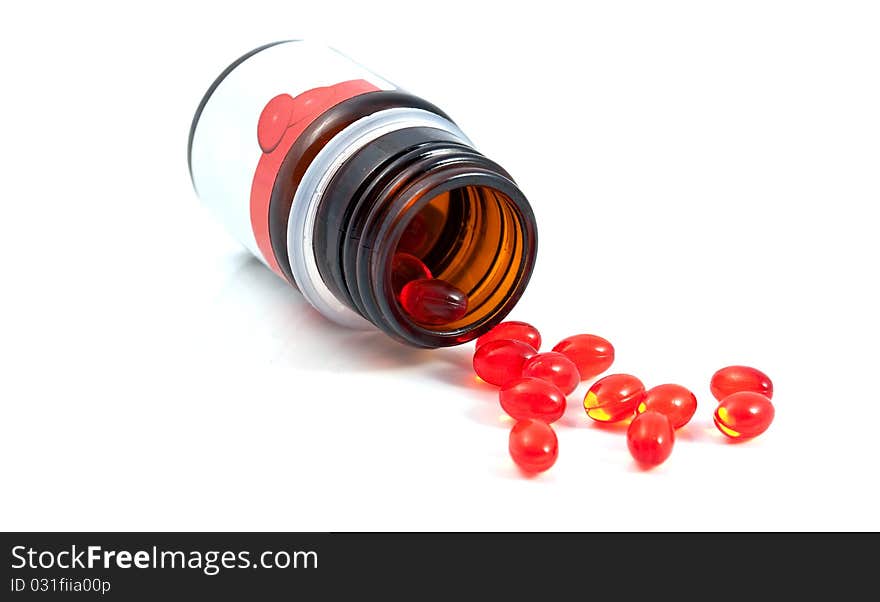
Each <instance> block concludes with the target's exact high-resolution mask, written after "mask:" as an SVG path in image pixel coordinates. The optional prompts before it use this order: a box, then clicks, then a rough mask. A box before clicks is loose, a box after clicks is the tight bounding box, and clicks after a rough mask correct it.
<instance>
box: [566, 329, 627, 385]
mask: <svg viewBox="0 0 880 602" xmlns="http://www.w3.org/2000/svg"><path fill="white" fill-rule="evenodd" d="M553 351H556V352H557V353H561V354H563V355H565V356H567V357H568V359H570V360H571V361H573V362H574V365H575V366H577V369H578V373H579V374H580V377H581V380H589V379H591V378H595V377H596V376H599V375H600V374H602V373H603V372H605V371H606V370H608V368H610V367H611V364H613V363H614V347H613V346H612V345H611V343H610V342H608V340H606V339H603V338H602V337H600V336H597V335H594V334H576V335H574V336H570V337H568V338H565V339H562V340H561V341H560V342H559V343H557V344H556V346H555V347H553Z"/></svg>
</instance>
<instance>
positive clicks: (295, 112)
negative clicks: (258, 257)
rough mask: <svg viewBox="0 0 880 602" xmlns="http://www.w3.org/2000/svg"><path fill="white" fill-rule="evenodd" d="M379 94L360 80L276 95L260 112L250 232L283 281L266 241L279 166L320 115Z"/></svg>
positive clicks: (369, 84) (368, 83)
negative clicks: (357, 98)
mask: <svg viewBox="0 0 880 602" xmlns="http://www.w3.org/2000/svg"><path fill="white" fill-rule="evenodd" d="M377 90H379V88H377V87H376V86H374V85H373V84H371V83H370V82H368V81H366V80H363V79H355V80H351V81H345V82H340V83H338V84H334V85H332V86H326V87H322V88H312V89H311V90H307V91H305V92H303V93H302V94H300V95H299V96H296V97H293V96H290V95H289V94H279V95H278V96H276V97H274V98H272V99H271V100H270V101H269V102H268V103H266V106H265V107H264V108H263V112H262V113H261V114H260V119H259V121H258V122H257V142H258V143H259V145H260V150H262V151H263V154H262V155H261V156H260V161H259V162H258V163H257V169H256V172H255V173H254V180H253V182H252V184H251V228H252V229H253V232H254V238H255V239H256V241H257V246H258V247H259V249H260V253H261V254H262V255H263V258H264V259H265V260H266V263H267V264H268V265H269V267H270V268H272V270H273V271H274V272H275V273H276V274H278V275H279V276H281V277H282V278H284V273H283V272H282V271H281V268H280V267H278V261H277V260H276V259H275V253H274V252H273V251H272V241H271V239H270V237H269V202H270V200H271V198H272V188H273V187H274V186H275V179H276V178H277V176H278V170H279V169H280V168H281V163H282V162H283V161H284V157H285V156H286V155H287V153H288V151H289V150H290V147H291V146H293V144H294V142H296V139H297V138H299V136H300V134H302V133H303V131H305V129H306V128H307V127H308V126H309V125H310V124H311V123H312V122H313V121H314V120H315V119H316V118H317V117H318V116H319V115H321V114H322V113H323V112H324V111H326V110H327V109H330V108H331V107H333V106H335V105H337V104H339V103H340V102H342V101H344V100H348V99H349V98H352V97H354V96H358V95H359V94H364V93H365V92H375V91H377Z"/></svg>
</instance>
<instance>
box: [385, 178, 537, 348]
mask: <svg viewBox="0 0 880 602" xmlns="http://www.w3.org/2000/svg"><path fill="white" fill-rule="evenodd" d="M516 192H518V190H517V191H516ZM403 214H404V217H403V219H402V220H401V224H400V226H399V227H398V228H397V229H399V231H400V236H399V239H398V240H397V243H396V245H395V250H394V253H393V254H392V255H390V256H389V261H388V263H387V265H386V271H385V274H386V276H385V277H386V286H387V287H389V288H390V289H391V290H392V291H393V292H394V299H395V301H396V310H397V311H396V312H395V313H397V314H398V316H399V317H400V319H401V320H402V321H404V322H409V324H407V326H409V327H410V328H415V329H417V330H422V331H427V332H430V333H433V334H436V335H441V336H443V335H446V336H448V335H453V337H454V340H466V339H470V338H473V336H476V333H475V332H474V329H475V328H477V329H478V328H479V326H480V325H482V324H488V323H490V322H491V321H493V318H495V317H496V316H497V315H499V313H506V312H507V310H508V309H509V307H512V303H514V302H515V301H516V300H518V299H519V296H520V295H521V294H522V290H523V289H524V287H525V284H526V282H525V281H526V280H527V278H528V274H529V272H530V271H531V265H530V264H531V262H532V261H533V259H534V252H533V251H534V244H535V240H534V232H533V231H532V229H531V226H530V224H531V223H532V222H530V221H528V220H527V219H526V217H525V214H524V207H523V204H522V203H521V202H520V203H518V202H516V201H515V200H514V199H513V198H512V197H511V195H509V194H508V193H506V192H504V191H502V190H500V189H498V188H496V187H494V186H491V185H488V184H468V185H463V186H458V187H454V188H451V189H449V190H445V191H441V192H437V193H433V194H432V193H428V194H425V195H424V196H423V197H422V198H421V199H418V200H417V201H416V202H415V203H413V206H412V209H411V210H410V211H404V212H403ZM410 258H416V259H417V260H418V261H419V262H421V264H422V265H423V266H424V268H426V270H423V269H420V268H419V266H418V264H417V263H415V262H414V261H412V260H411V259H410ZM426 277H430V278H431V279H434V281H437V280H439V281H441V283H442V285H443V286H441V291H440V292H439V293H437V294H436V295H434V298H433V299H428V300H427V301H425V303H427V304H431V303H433V304H435V305H436V304H439V305H440V306H439V312H440V314H441V315H440V316H439V320H438V319H436V318H437V315H436V312H434V315H432V316H430V317H429V318H428V319H424V316H422V315H421V314H420V312H419V311H418V310H416V311H412V309H411V308H410V307H407V302H406V301H407V300H406V299H405V297H404V296H405V295H406V294H407V293H404V294H402V288H403V285H405V284H406V283H407V280H410V279H424V278H426ZM445 285H451V287H453V288H451V289H449V288H448V287H445ZM450 290H451V291H460V293H461V294H462V295H463V296H464V298H465V303H466V309H464V308H461V307H460V303H461V300H460V297H459V295H458V293H457V292H453V293H450V292H449V291H450ZM444 293H445V294H444ZM438 297H439V298H438ZM450 305H452V306H453V307H452V309H450V308H449V306H450ZM456 309H462V312H458V311H456ZM444 313H445V315H446V316H447V317H449V318H451V319H449V320H448V321H447V320H444V319H443V314H444ZM456 333H469V334H462V335H461V337H456V336H455V335H456Z"/></svg>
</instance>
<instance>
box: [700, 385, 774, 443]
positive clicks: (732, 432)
mask: <svg viewBox="0 0 880 602" xmlns="http://www.w3.org/2000/svg"><path fill="white" fill-rule="evenodd" d="M775 415H776V410H775V409H774V408H773V403H772V402H771V401H770V399H769V398H768V397H767V396H766V395H761V394H760V393H755V392H754V391H740V392H738V393H732V394H731V395H728V396H727V397H725V398H724V399H723V400H722V401H721V403H720V404H718V407H717V408H715V416H714V418H715V426H717V427H718V430H719V431H721V432H722V433H724V434H725V435H727V436H728V437H730V438H731V439H749V438H751V437H757V436H758V435H760V434H761V433H763V432H764V431H766V430H767V428H768V427H769V426H770V423H771V422H773V417H774V416H775Z"/></svg>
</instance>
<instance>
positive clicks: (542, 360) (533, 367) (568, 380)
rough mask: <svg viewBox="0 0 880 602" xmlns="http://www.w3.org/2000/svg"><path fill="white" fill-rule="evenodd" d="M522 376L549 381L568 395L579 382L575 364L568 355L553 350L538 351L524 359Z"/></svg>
mask: <svg viewBox="0 0 880 602" xmlns="http://www.w3.org/2000/svg"><path fill="white" fill-rule="evenodd" d="M522 375H523V376H533V377H535V378H541V379H543V380H547V381H550V382H551V383H553V384H554V385H556V386H557V387H559V389H560V390H561V391H562V393H563V394H564V395H568V394H569V393H571V392H572V391H574V390H575V389H576V388H577V386H578V383H579V382H581V379H580V375H579V374H578V369H577V366H575V365H574V362H573V361H571V360H570V359H568V357H566V356H564V355H562V354H561V353H556V352H555V351H548V352H547V353H539V354H537V355H534V356H532V357H530V358H529V359H527V360H526V362H525V363H524V364H523V370H522Z"/></svg>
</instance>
